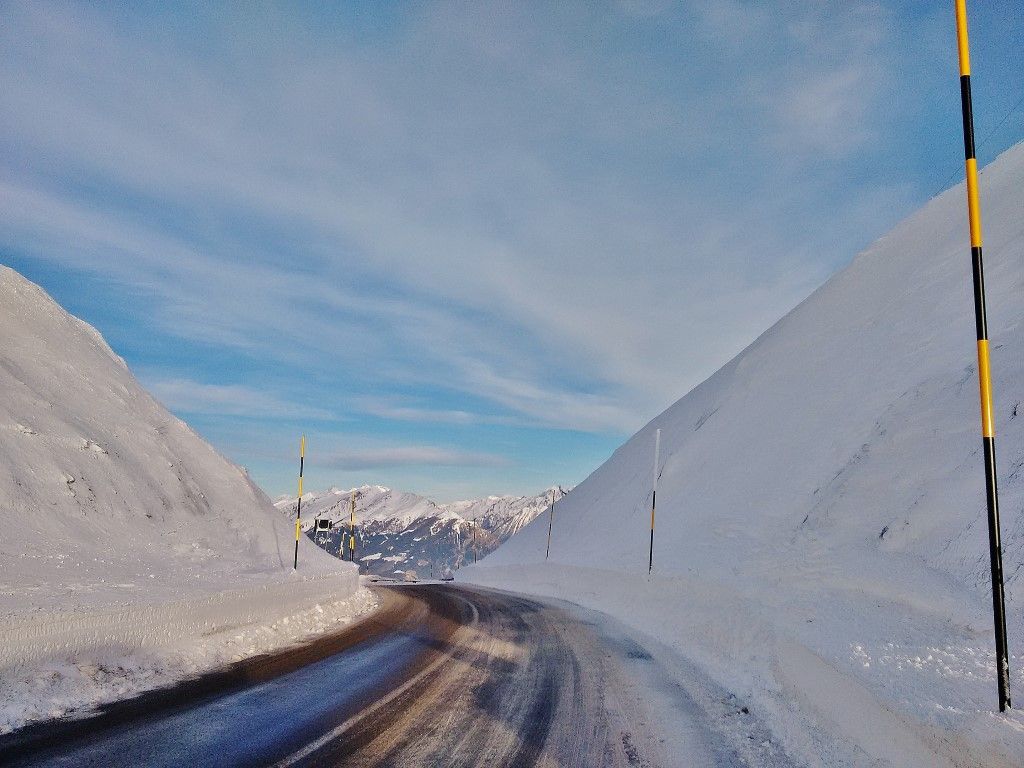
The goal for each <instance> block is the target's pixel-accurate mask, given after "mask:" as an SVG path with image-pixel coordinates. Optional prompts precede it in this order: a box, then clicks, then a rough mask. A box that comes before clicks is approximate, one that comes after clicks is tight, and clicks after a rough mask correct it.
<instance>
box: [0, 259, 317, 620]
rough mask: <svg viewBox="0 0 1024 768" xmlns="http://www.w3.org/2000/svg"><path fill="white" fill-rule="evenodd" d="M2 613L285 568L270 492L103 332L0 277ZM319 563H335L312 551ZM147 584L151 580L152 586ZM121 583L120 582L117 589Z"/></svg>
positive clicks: (2, 271)
mask: <svg viewBox="0 0 1024 768" xmlns="http://www.w3.org/2000/svg"><path fill="white" fill-rule="evenodd" d="M0 389H2V391H3V392H4V396H3V398H0V430H2V433H3V441H2V443H0V520H2V523H3V528H4V537H3V542H2V543H0V550H2V557H3V560H4V569H3V576H2V579H3V582H4V584H5V590H10V591H15V592H16V594H14V595H11V596H10V597H13V601H12V600H9V599H5V600H4V609H5V611H10V610H18V609H19V608H20V607H24V606H33V607H39V606H41V605H45V604H53V603H60V602H61V601H63V600H65V599H66V598H67V596H68V594H74V595H75V599H76V600H77V601H79V602H82V601H85V602H88V601H89V598H90V595H93V594H96V596H97V598H98V599H100V600H106V599H108V598H110V597H111V595H112V594H115V593H118V592H119V591H120V592H122V593H124V594H125V595H127V596H130V597H136V596H140V595H143V596H144V595H145V594H146V593H147V592H149V591H150V590H152V589H154V585H153V581H156V579H157V577H159V581H158V582H157V584H158V585H159V588H160V589H168V588H169V591H172V592H173V590H174V589H175V588H176V586H175V585H179V586H180V585H190V586H191V585H196V584H199V585H207V586H217V587H219V586H221V584H222V582H223V580H224V579H228V580H235V579H236V578H237V577H241V576H245V575H247V574H258V573H264V572H268V571H274V570H282V569H284V568H285V566H288V565H290V551H289V550H290V547H289V544H290V541H291V540H293V534H292V533H291V531H290V530H289V528H288V525H287V522H285V521H283V520H281V517H280V515H278V514H276V513H275V510H274V508H273V506H272V505H271V503H270V501H269V500H268V499H267V498H266V496H265V495H264V494H263V493H262V491H260V490H259V488H257V487H256V486H255V485H254V484H253V483H252V481H251V480H250V479H249V478H248V476H247V475H246V474H245V472H244V471H243V470H242V469H240V468H239V467H237V466H235V465H233V464H231V463H230V462H229V461H227V460H225V459H224V458H223V457H222V456H220V455H218V454H217V453H216V451H214V450H213V449H212V448H211V447H210V446H209V445H208V444H207V443H206V442H204V441H203V440H202V439H200V438H199V437H198V436H197V435H196V434H195V433H194V432H193V431H192V430H191V429H189V428H188V426H186V425H185V424H184V423H183V422H182V421H180V420H179V419H177V418H175V417H174V416H172V415H171V414H170V413H168V412H167V410H166V409H164V408H163V407H162V406H161V405H160V404H159V403H157V402H156V401H155V400H153V398H152V397H150V396H149V395H148V394H147V393H146V392H145V391H144V390H143V389H142V387H141V386H139V384H138V382H137V381H136V380H135V378H134V377H133V376H132V374H131V372H130V371H129V370H128V368H127V366H126V365H125V364H124V361H122V360H121V359H120V358H119V357H118V356H117V355H115V354H114V352H112V351H111V349H110V347H108V346H107V344H106V343H105V342H104V341H103V339H102V337H101V336H100V335H99V333H97V332H96V330H95V329H93V328H92V327H90V326H88V325H86V324H85V323H83V322H82V321H81V320H78V319H76V318H74V317H72V316H71V315H69V314H68V313H67V312H65V311H64V310H63V309H61V308H60V307H59V306H58V305H57V304H56V303H55V302H54V301H53V300H52V299H50V297H49V296H47V295H46V294H45V293H44V292H43V291H42V289H40V288H39V287H38V286H36V285H34V284H33V283H31V282H29V281H28V280H25V279H24V278H23V277H21V276H20V275H19V274H18V273H16V272H14V271H13V270H11V269H9V268H7V267H2V268H0ZM305 551H306V556H305V558H304V560H305V562H307V563H309V564H310V567H317V568H321V569H323V568H325V567H331V566H332V564H331V563H330V561H328V560H327V558H324V557H323V556H322V554H321V553H320V552H319V551H318V550H316V549H315V548H314V547H305ZM150 574H153V577H152V581H151V577H150ZM115 585H117V586H115Z"/></svg>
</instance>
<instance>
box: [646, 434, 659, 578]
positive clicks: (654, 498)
mask: <svg viewBox="0 0 1024 768" xmlns="http://www.w3.org/2000/svg"><path fill="white" fill-rule="evenodd" d="M660 455H661V430H660V429H659V430H658V431H657V432H655V433H654V483H653V486H652V487H653V490H652V491H651V548H650V550H649V552H648V554H647V575H648V576H650V575H651V572H652V571H653V570H654V510H655V508H656V507H657V505H658V462H659V460H660Z"/></svg>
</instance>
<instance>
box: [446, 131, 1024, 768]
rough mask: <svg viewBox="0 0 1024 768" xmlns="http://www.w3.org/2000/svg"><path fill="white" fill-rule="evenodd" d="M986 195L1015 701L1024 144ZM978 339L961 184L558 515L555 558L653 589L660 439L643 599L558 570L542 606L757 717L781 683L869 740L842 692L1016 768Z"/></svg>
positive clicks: (987, 174) (1017, 732) (514, 544)
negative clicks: (821, 674) (708, 685)
mask: <svg viewBox="0 0 1024 768" xmlns="http://www.w3.org/2000/svg"><path fill="white" fill-rule="evenodd" d="M981 190H982V202H983V210H984V220H985V257H986V275H987V285H988V301H989V330H990V338H991V348H992V353H991V354H992V370H993V375H994V391H995V402H996V415H995V421H996V446H997V454H998V468H999V482H1000V488H1001V508H1002V522H1003V526H1002V530H1003V546H1004V558H1005V561H1004V562H1005V573H1006V577H1007V582H1006V594H1007V599H1008V601H1009V604H1008V616H1009V622H1010V651H1011V654H1012V655H1013V656H1014V659H1013V661H1012V667H1013V669H1012V685H1013V687H1014V692H1013V695H1014V697H1015V699H1016V701H1017V703H1018V704H1024V673H1022V668H1024V658H1022V654H1024V621H1022V619H1021V616H1022V609H1024V568H1022V566H1024V224H1022V222H1024V145H1018V146H1017V147H1015V148H1013V149H1011V150H1010V151H1008V152H1007V153H1005V154H1004V155H1003V156H1001V157H1000V158H999V159H998V160H997V161H996V162H994V163H993V164H992V165H991V166H989V167H988V168H986V169H985V170H984V172H983V173H982V175H981ZM723 311H728V308H723ZM974 340H975V331H974V319H973V304H972V293H971V266H970V259H969V245H968V236H967V221H966V212H965V193H964V188H963V186H962V185H961V186H959V187H957V188H955V189H952V190H950V191H948V192H946V193H944V194H942V195H941V196H939V197H938V198H936V199H934V200H932V201H931V202H930V203H928V204H927V205H926V206H925V207H924V208H923V209H922V210H921V211H920V212H918V213H917V214H915V215H914V216H912V217H910V218H909V219H907V220H906V221H904V222H903V223H901V224H900V225H899V226H897V227H896V228H895V229H894V230H893V231H892V232H891V233H889V234H888V235H886V236H885V237H883V238H882V239H880V240H879V241H878V242H876V243H875V244H874V245H873V246H871V247H870V248H869V249H868V250H867V251H865V252H864V253H862V254H860V255H859V256H858V257H857V258H856V259H854V261H853V262H852V263H851V264H850V266H849V267H847V268H846V269H845V270H843V271H842V272H840V273H838V274H837V275H835V276H834V277H833V278H832V279H830V280H829V281H828V282H827V283H826V284H825V285H824V286H822V287H821V288H820V289H819V290H817V291H816V292H815V293H814V294H813V295H811V296H810V297H809V298H808V299H807V300H805V301H804V302H803V303H802V304H800V305H799V306H798V307H796V308H795V309H794V310H793V311H792V312H790V313H789V314H788V315H787V316H786V317H784V318H783V319H782V320H781V321H779V322H778V323H777V324H776V325H775V326H774V327H772V328H771V329H769V330H768V331H766V332H765V333H764V334H763V335H762V336H761V337H760V338H759V339H757V340H756V341H755V342H754V343H753V344H751V345H750V346H749V347H748V348H747V349H746V350H744V351H743V352H742V353H741V354H739V355H738V356H737V357H736V358H734V359H733V360H732V361H731V362H730V363H728V364H727V365H726V366H724V367H723V368H722V369H721V370H719V371H718V372H717V373H716V374H715V375H713V376H712V377H711V378H710V379H708V380H707V381H705V382H704V383H703V384H701V385H700V386H698V387H697V388H696V389H694V390H693V391H692V392H690V393H689V394H687V395H686V396H685V397H683V398H682V399H681V400H679V401H678V402H677V403H675V404H674V405H672V406H671V407H670V408H669V409H668V410H666V411H665V412H664V413H662V414H661V415H660V416H658V417H657V418H655V419H654V420H653V421H652V422H651V423H650V424H648V425H647V426H646V427H644V428H643V429H642V430H640V432H638V433H637V434H636V435H634V436H633V437H632V438H631V439H630V440H629V441H628V442H626V443H625V444H624V445H623V446H622V447H621V448H619V449H618V450H617V451H616V452H615V454H614V455H613V456H612V457H611V458H610V459H609V460H608V461H607V462H606V463H605V464H604V465H603V466H601V467H600V468H599V469H597V470H596V471H595V472H594V473H593V474H592V475H591V476H590V477H589V478H588V479H587V480H586V481H585V482H583V483H582V484H581V485H580V486H578V487H577V488H576V489H575V490H574V491H573V493H572V495H571V496H569V497H568V498H567V499H566V501H565V503H564V504H562V505H561V506H560V508H559V514H558V516H557V518H556V523H555V532H554V541H553V544H552V555H551V557H552V560H553V561H556V562H557V563H559V564H562V565H566V566H572V567H574V568H577V569H579V568H584V567H586V568H598V569H607V570H614V571H625V572H631V573H633V574H642V575H643V576H644V577H646V569H647V553H648V541H649V515H650V504H651V483H652V464H653V459H654V440H655V430H656V429H659V428H660V429H661V430H662V432H663V434H662V453H661V455H662V464H661V467H660V473H661V478H660V485H659V489H658V510H657V538H656V541H655V554H654V570H655V574H656V579H655V580H654V582H652V586H651V588H650V589H651V590H652V591H646V592H644V591H643V590H644V588H643V587H642V586H638V587H637V589H640V590H641V591H642V593H643V594H642V599H640V596H638V595H636V594H634V595H632V597H629V596H627V595H625V594H618V593H616V594H617V595H618V596H617V597H616V596H615V595H613V591H612V589H611V587H608V590H609V591H608V593H607V594H603V593H602V592H601V587H600V586H595V584H599V583H600V582H599V581H598V577H594V576H593V575H591V576H590V577H588V578H584V577H583V576H581V575H580V574H582V573H583V571H581V570H577V571H575V572H572V571H570V570H566V569H564V568H563V569H562V570H560V571H557V573H556V569H549V570H548V571H547V573H548V575H547V576H546V577H540V576H537V577H536V578H535V580H534V582H533V589H535V590H536V591H541V592H549V593H552V594H566V595H570V596H572V597H574V598H575V599H580V600H581V601H584V602H587V603H588V604H595V605H602V606H603V607H605V608H606V609H613V608H614V606H616V605H617V606H619V610H620V613H621V615H623V616H624V617H626V618H627V619H629V620H631V621H635V622H637V623H639V624H642V625H643V626H645V627H647V628H648V629H649V630H650V631H652V632H655V633H656V634H659V635H660V636H663V637H664V638H665V639H666V640H667V641H668V642H671V643H673V644H674V645H675V646H676V647H677V648H678V649H679V650H680V651H681V652H683V653H684V654H685V655H688V656H691V657H695V658H700V659H701V660H702V661H704V662H705V663H706V664H707V665H708V666H709V667H712V668H715V669H717V671H718V674H719V675H720V677H722V678H723V679H726V680H727V681H728V682H729V683H731V684H732V685H733V686H734V687H735V688H743V687H746V688H747V690H748V693H750V695H752V696H760V697H761V700H762V703H763V704H764V705H765V706H767V705H768V703H769V702H770V701H775V699H773V698H772V696H773V695H774V694H772V693H770V691H771V690H772V689H773V687H774V686H780V687H783V688H784V687H786V686H787V685H792V686H795V687H797V688H798V689H799V690H801V694H800V695H801V696H804V699H802V702H803V703H802V705H801V706H803V707H805V708H806V709H808V710H813V711H814V712H815V713H816V714H815V716H816V717H821V718H826V717H832V718H839V719H841V720H842V721H843V722H844V723H847V725H844V726H842V727H840V728H839V731H838V732H839V733H842V732H843V728H847V729H848V730H855V729H856V727H857V726H855V725H852V724H850V723H851V722H852V721H856V720H857V719H858V718H860V719H863V717H862V715H863V712H862V711H858V713H857V715H856V717H853V718H852V720H851V717H850V712H845V711H843V706H845V705H846V704H848V703H849V701H848V697H845V696H844V695H843V694H844V692H845V693H850V691H852V690H854V689H856V690H857V691H861V690H862V688H861V686H866V688H867V690H869V691H870V693H871V696H872V697H875V699H872V700H873V701H874V700H877V701H878V702H880V704H879V706H880V707H882V708H883V709H884V708H886V707H891V708H894V709H896V710H898V711H903V712H906V713H908V716H910V717H912V718H913V722H916V721H917V720H918V719H919V720H921V721H923V722H924V723H926V724H927V725H928V727H937V728H938V729H939V730H938V731H937V733H943V732H944V731H943V729H948V730H951V731H960V732H961V733H968V734H970V739H972V740H977V742H978V743H985V744H989V745H990V747H991V749H992V750H994V751H993V752H992V753H991V754H992V755H996V754H1011V755H1013V757H1012V759H1010V760H1009V761H1008V762H1006V763H1005V764H1022V763H1021V762H1018V759H1024V726H1022V724H1024V720H1021V718H1020V715H1019V714H1014V715H1011V716H1010V720H1008V721H1007V720H1002V719H999V720H995V719H993V718H992V717H991V716H990V714H989V713H990V711H991V710H992V708H993V707H994V705H995V701H996V700H995V678H994V666H993V660H992V648H993V640H992V629H991V613H990V610H991V603H990V592H989V589H990V586H989V571H988V568H989V565H988V562H989V561H988V541H987V529H986V517H985V494H984V486H983V478H982V453H981V438H980V436H979V434H980V433H979V430H980V425H979V406H978V383H977V373H976V357H975V343H974ZM609 531H615V535H616V537H617V547H616V549H615V557H610V556H609V555H610V552H611V550H610V548H609V547H608V532H609ZM546 533H547V531H546V524H541V522H540V521H538V522H536V523H534V524H533V525H531V526H529V527H528V528H527V529H526V530H525V531H524V532H523V533H521V534H520V535H519V536H517V537H515V538H514V539H512V540H510V541H509V542H508V543H507V544H506V545H504V546H503V547H502V548H501V549H499V550H498V551H497V552H496V553H494V554H493V555H492V556H491V557H490V558H488V560H487V562H486V563H485V564H481V566H480V567H478V568H474V569H471V570H470V571H464V572H463V574H465V576H466V577H467V578H473V579H476V580H480V581H485V582H490V583H496V584H507V585H511V584H517V583H524V582H523V579H524V578H525V575H524V574H525V573H526V571H525V570H524V569H521V568H519V567H518V566H520V565H522V564H526V563H538V562H541V561H543V559H544V547H545V539H546ZM498 566H503V567H498ZM530 570H531V572H533V573H537V572H538V571H536V569H530ZM461 575H462V574H460V576H461ZM631 578H632V577H628V576H623V577H622V578H621V579H617V580H616V584H617V587H618V588H622V587H623V585H625V584H630V583H634V582H632V581H630V579H631ZM659 578H660V579H661V581H659ZM635 583H636V584H638V585H642V584H645V583H646V578H644V579H643V580H638V581H637V582H635ZM574 584H575V585H576V586H575V587H574V586H572V585H574ZM654 584H661V587H659V588H657V589H655V588H654V586H653V585H654ZM686 611H689V612H690V613H689V614H688V615H687V617H685V618H684V616H683V613H684V612H686ZM730 622H731V624H730ZM719 632H721V633H722V634H721V635H719V634H717V633H719ZM765 633H767V634H765ZM752 635H758V637H759V639H758V640H756V641H755V640H754V639H752ZM783 638H784V639H783ZM746 641H749V642H750V646H749V647H746V646H744V642H746ZM764 643H769V646H768V647H765V646H764ZM772 644H774V646H773V645H772ZM772 647H775V648H776V651H775V653H774V655H773V653H772ZM782 647H787V648H797V647H799V648H803V649H809V650H810V651H812V652H813V653H814V654H815V655H816V656H817V657H820V658H821V659H824V661H825V663H827V665H828V668H829V669H830V670H833V672H832V673H831V674H833V675H835V676H836V679H837V681H838V682H833V683H830V687H831V692H830V693H829V695H828V696H825V695H824V692H823V691H820V692H818V693H816V694H815V693H808V692H807V691H806V690H804V688H803V687H801V686H803V684H804V683H806V682H807V680H805V679H802V678H801V677H800V674H801V672H800V668H801V667H803V668H805V669H806V668H807V664H808V663H809V662H807V661H806V659H805V660H804V661H803V662H800V663H796V662H792V664H790V663H788V662H787V661H786V658H788V656H787V654H786V653H785V652H783V651H781V650H779V648H782ZM744 668H745V669H746V671H745V672H744V671H742V670H743V669H744ZM839 673H841V676H840V674H839ZM752 675H754V676H760V677H757V678H756V679H755V677H754V676H752ZM805 676H806V674H805ZM843 681H846V682H843ZM851 681H852V682H851ZM761 686H763V688H762V687H761ZM851 695H852V694H851ZM859 695H861V694H859V693H858V696H859ZM779 717H780V718H781V717H782V715H781V714H780V715H779ZM908 727H911V726H908ZM914 727H915V728H916V726H914ZM915 732H916V731H915ZM847 735H849V738H850V739H851V740H852V741H853V742H854V743H856V744H858V745H859V746H858V747H857V748H858V749H862V748H863V745H862V744H861V743H860V741H858V740H857V735H856V734H853V735H850V734H847ZM972 743H973V742H972ZM992 744H995V745H1001V746H991V745H992ZM817 748H821V749H824V748H825V747H824V746H822V745H818V747H817ZM988 748H989V747H985V749H988ZM878 750H879V751H878V752H876V753H871V754H878V755H884V752H885V749H884V748H883V747H882V746H879V747H878ZM1001 750H1002V752H1001ZM869 752H870V750H869ZM942 754H945V753H942ZM984 754H985V755H986V758H985V759H986V761H989V760H990V761H991V764H1004V763H1001V762H999V760H998V759H996V758H995V757H991V758H990V757H989V753H987V752H986V753H984ZM925 762H927V761H925ZM969 762H970V761H969ZM940 763H941V761H939V763H936V764H940ZM898 764H915V761H914V760H911V759H907V761H906V762H904V763H898Z"/></svg>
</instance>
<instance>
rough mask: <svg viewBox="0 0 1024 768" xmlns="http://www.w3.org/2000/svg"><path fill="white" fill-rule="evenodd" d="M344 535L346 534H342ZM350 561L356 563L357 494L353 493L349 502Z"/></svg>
mask: <svg viewBox="0 0 1024 768" xmlns="http://www.w3.org/2000/svg"><path fill="white" fill-rule="evenodd" d="M342 535H344V534H342ZM348 559H349V560H351V561H352V562H353V563H354V562H355V561H356V494H355V491H353V492H352V498H351V500H350V501H349V517H348Z"/></svg>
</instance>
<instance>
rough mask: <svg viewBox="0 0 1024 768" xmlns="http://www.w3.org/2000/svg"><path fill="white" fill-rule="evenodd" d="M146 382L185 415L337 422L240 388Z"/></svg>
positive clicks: (324, 412) (329, 416)
mask: <svg viewBox="0 0 1024 768" xmlns="http://www.w3.org/2000/svg"><path fill="white" fill-rule="evenodd" d="M143 381H144V382H145V384H146V386H147V387H148V388H149V391H150V392H152V393H153V394H154V395H155V396H156V398H157V399H158V400H160V401H161V402H162V403H163V404H164V405H165V406H167V407H168V408H170V409H171V410H172V411H176V412H178V413H183V414H207V415H214V416H244V417H247V418H253V419H318V420H334V419H335V416H334V415H333V414H332V413H331V412H330V411H327V410H323V409H320V408H310V407H307V406H304V405H300V404H297V403H292V402H289V401H288V400H285V399H283V398H280V397H276V396H274V395H273V394H270V393H267V392H262V391H260V390H258V389H255V388H253V387H247V386H242V385H239V384H202V383H200V382H197V381H191V380H189V379H151V378H148V377H146V376H143Z"/></svg>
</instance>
